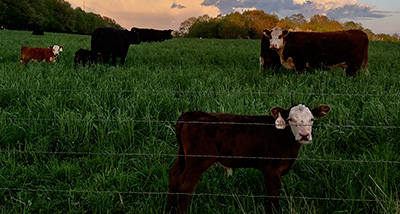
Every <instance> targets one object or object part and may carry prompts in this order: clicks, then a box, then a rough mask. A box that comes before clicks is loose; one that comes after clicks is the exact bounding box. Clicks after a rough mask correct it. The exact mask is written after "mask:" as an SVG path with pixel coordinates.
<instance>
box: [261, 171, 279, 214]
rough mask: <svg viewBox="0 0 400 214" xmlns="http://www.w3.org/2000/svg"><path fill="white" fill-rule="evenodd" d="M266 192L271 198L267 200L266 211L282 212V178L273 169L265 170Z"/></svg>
mask: <svg viewBox="0 0 400 214" xmlns="http://www.w3.org/2000/svg"><path fill="white" fill-rule="evenodd" d="M263 175H264V183H265V191H266V193H267V195H268V196H269V198H266V199H265V204H266V206H265V209H266V211H267V212H270V213H271V212H273V211H274V210H280V205H279V191H280V189H281V176H280V175H279V173H278V172H276V171H274V170H272V169H265V170H263Z"/></svg>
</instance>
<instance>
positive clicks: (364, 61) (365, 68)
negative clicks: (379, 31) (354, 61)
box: [363, 45, 369, 75]
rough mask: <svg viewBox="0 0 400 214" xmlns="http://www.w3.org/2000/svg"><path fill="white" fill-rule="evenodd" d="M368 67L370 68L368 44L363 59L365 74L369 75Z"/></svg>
mask: <svg viewBox="0 0 400 214" xmlns="http://www.w3.org/2000/svg"><path fill="white" fill-rule="evenodd" d="M368 68H369V63H368V45H367V50H366V51H365V55H364V60H363V69H364V74H365V75H368V72H369V71H368Z"/></svg>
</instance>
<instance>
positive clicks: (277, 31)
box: [263, 27, 289, 50]
mask: <svg viewBox="0 0 400 214" xmlns="http://www.w3.org/2000/svg"><path fill="white" fill-rule="evenodd" d="M263 34H264V35H263V36H266V37H267V38H268V39H269V43H270V46H269V48H271V49H273V50H279V49H282V48H283V47H284V46H285V42H286V39H285V38H286V36H287V35H288V34H289V31H287V30H282V29H281V28H280V27H275V28H274V29H272V30H270V31H269V30H264V31H263Z"/></svg>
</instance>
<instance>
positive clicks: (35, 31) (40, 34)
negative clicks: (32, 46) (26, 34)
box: [32, 30, 44, 36]
mask: <svg viewBox="0 0 400 214" xmlns="http://www.w3.org/2000/svg"><path fill="white" fill-rule="evenodd" d="M32 35H38V36H43V35H44V30H33V31H32Z"/></svg>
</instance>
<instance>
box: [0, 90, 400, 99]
mask: <svg viewBox="0 0 400 214" xmlns="http://www.w3.org/2000/svg"><path fill="white" fill-rule="evenodd" d="M0 91H37V92H66V93H143V94H236V95H286V96H320V97H327V96H340V97H395V98H399V97H400V94H389V93H382V94H368V93H365V94H360V93H353V94H352V93H317V92H315V93H300V92H290V93H285V92H268V91H178V90H124V89H115V90H112V89H111V90H104V89H98V90H93V89H83V88H82V89H62V88H52V89H51V88H49V89H44V88H0Z"/></svg>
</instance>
